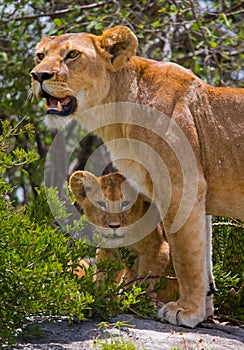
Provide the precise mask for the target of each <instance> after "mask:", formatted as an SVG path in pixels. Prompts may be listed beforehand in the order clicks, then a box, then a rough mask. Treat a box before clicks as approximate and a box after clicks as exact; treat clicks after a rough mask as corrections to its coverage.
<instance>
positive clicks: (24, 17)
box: [2, 1, 111, 22]
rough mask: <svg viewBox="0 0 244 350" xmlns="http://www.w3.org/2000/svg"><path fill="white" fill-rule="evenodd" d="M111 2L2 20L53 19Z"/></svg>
mask: <svg viewBox="0 0 244 350" xmlns="http://www.w3.org/2000/svg"><path fill="white" fill-rule="evenodd" d="M109 2H111V1H101V2H98V3H96V4H90V5H82V6H77V7H73V8H69V9H64V10H58V11H53V12H46V13H39V14H36V15H29V16H19V17H13V18H11V17H10V18H8V19H4V20H2V22H10V21H23V20H27V19H36V18H40V17H52V16H60V15H66V14H67V13H71V12H74V11H76V10H77V8H78V9H79V10H80V11H81V10H87V9H93V8H96V7H100V6H103V5H106V4H107V3H109Z"/></svg>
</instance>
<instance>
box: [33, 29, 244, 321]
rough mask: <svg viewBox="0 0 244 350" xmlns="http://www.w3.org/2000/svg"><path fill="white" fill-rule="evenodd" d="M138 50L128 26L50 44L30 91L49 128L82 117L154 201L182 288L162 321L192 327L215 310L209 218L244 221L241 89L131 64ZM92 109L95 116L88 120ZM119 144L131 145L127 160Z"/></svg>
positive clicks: (176, 70) (44, 46)
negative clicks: (43, 107) (106, 119)
mask: <svg viewBox="0 0 244 350" xmlns="http://www.w3.org/2000/svg"><path fill="white" fill-rule="evenodd" d="M136 48H137V38H136V36H135V35H134V34H133V32H132V31H131V30H130V29H129V28H127V27H123V26H118V27H115V28H111V29H108V30H106V31H104V33H103V34H102V35H101V36H95V35H91V34H87V33H82V34H64V35H60V36H56V37H44V38H43V39H42V40H41V42H40V43H39V44H38V45H37V47H36V58H35V60H36V66H35V68H34V69H33V70H32V72H31V75H32V89H33V92H34V94H35V95H36V96H37V97H38V98H45V99H46V101H47V118H46V122H47V124H48V125H49V126H51V127H52V126H54V127H56V126H57V125H58V124H64V123H65V122H67V121H68V120H70V119H72V118H76V119H77V120H79V121H80V123H81V124H82V126H83V127H85V128H87V129H88V130H92V129H96V128H97V129H96V133H97V134H99V135H100V136H101V137H102V138H103V140H104V142H106V143H107V144H108V148H109V149H110V152H111V154H112V158H113V159H117V161H116V167H117V168H118V169H119V170H120V171H121V172H122V173H123V174H124V175H125V176H126V177H128V178H131V179H134V180H135V181H136V183H137V184H138V186H139V190H140V192H141V193H143V194H144V195H145V196H147V197H149V199H151V198H152V199H153V201H154V202H155V204H156V205H157V208H158V210H159V212H160V215H161V218H162V221H163V226H164V231H165V234H166V236H167V240H168V242H169V245H170V249H171V254H172V259H173V264H174V268H175V271H176V276H177V279H178V282H179V290H180V298H179V300H178V301H177V302H170V303H167V304H165V305H164V306H163V307H162V309H161V310H160V311H159V317H160V318H161V319H162V320H166V321H168V322H170V323H172V324H179V325H186V326H189V327H194V326H196V325H197V324H198V323H199V322H202V321H203V320H204V319H205V318H206V316H208V311H206V310H207V309H209V304H208V302H206V295H207V292H208V283H209V280H208V277H207V271H206V269H207V267H206V265H207V264H206V259H207V258H208V256H209V250H208V249H207V248H206V247H208V246H209V244H208V243H207V244H206V242H208V241H209V237H208V235H207V234H206V214H209V215H222V216H233V217H236V218H239V219H244V176H243V174H244V165H243V159H244V142H243V131H244V124H243V122H244V118H243V114H244V90H243V89H241V88H239V89H238V88H222V87H219V88H218V87H212V86H210V85H208V84H206V83H204V82H203V81H202V80H200V79H199V78H198V77H196V76H195V75H194V74H193V73H192V72H191V71H189V70H187V69H185V68H183V67H180V66H179V65H177V64H173V63H168V62H156V61H153V60H147V59H144V58H140V57H137V56H134V55H135V52H136ZM125 102H126V103H127V105H126V106H127V107H128V104H129V103H130V104H131V106H130V108H129V109H128V108H127V109H126V108H125V107H124V105H125ZM108 104H109V105H108ZM98 106H102V107H103V108H100V109H99V108H98ZM110 106H112V107H111V108H112V113H111V109H110V112H108V113H107V112H106V108H107V107H110ZM133 106H134V109H133ZM92 107H94V108H93V110H94V109H95V110H96V111H97V113H95V117H89V113H88V112H86V111H87V110H88V109H89V108H92ZM149 107H151V108H149ZM123 108H124V110H123V111H122V113H121V109H123ZM103 110H104V112H103ZM135 110H136V111H135ZM103 113H104V114H106V115H109V116H110V117H111V118H112V117H113V116H114V115H115V116H116V114H118V115H117V116H116V118H117V119H116V118H115V120H117V121H118V122H117V123H116V122H114V123H113V125H112V124H109V123H107V125H106V127H103V125H104V124H105V123H103V125H101V123H100V120H101V118H102V117H103V115H102V114H103ZM118 116H119V117H118ZM114 139H115V140H116V139H120V140H121V139H123V140H124V143H123V151H124V154H128V157H127V159H126V157H125V156H124V157H121V147H120V146H118V144H117V143H116V142H110V141H112V140H114ZM131 140H134V141H137V142H132V141H131ZM186 140H187V142H186ZM108 142H109V143H108ZM142 144H143V145H146V146H148V147H144V150H145V152H142V151H141V149H142V148H141V147H138V145H142ZM152 150H153V151H154V156H153V157H152V156H151V155H150V151H152ZM175 150H176V151H175ZM142 153H143V154H142ZM133 158H136V159H138V161H137V162H134V161H133ZM189 159H190V161H189ZM144 161H147V162H148V163H147V165H148V167H147V169H149V170H146V168H145V167H144V166H143V162H144ZM160 161H161V163H160ZM149 172H150V174H149ZM149 175H151V177H150V176H149ZM153 177H154V178H153ZM152 178H153V180H152Z"/></svg>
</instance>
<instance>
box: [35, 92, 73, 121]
mask: <svg viewBox="0 0 244 350" xmlns="http://www.w3.org/2000/svg"><path fill="white" fill-rule="evenodd" d="M42 97H44V98H45V99H46V101H47V104H46V109H47V114H55V115H59V116H60V117H67V116H68V115H70V114H72V113H74V111H75V109H76V99H75V97H72V96H65V97H63V98H57V97H54V96H51V95H49V94H48V93H46V92H45V91H42Z"/></svg>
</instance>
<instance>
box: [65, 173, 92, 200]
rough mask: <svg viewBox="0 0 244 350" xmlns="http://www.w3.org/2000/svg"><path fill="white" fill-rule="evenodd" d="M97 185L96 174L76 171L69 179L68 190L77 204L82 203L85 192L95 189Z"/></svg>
mask: <svg viewBox="0 0 244 350" xmlns="http://www.w3.org/2000/svg"><path fill="white" fill-rule="evenodd" d="M98 186H99V182H98V180H97V178H96V176H95V175H93V174H92V173H89V172H88V171H76V172H74V173H73V174H72V175H71V177H70V179H69V187H70V190H71V192H72V193H73V195H74V198H75V200H76V201H77V202H78V203H79V204H82V202H83V200H84V199H85V198H86V196H87V195H86V193H87V192H89V191H93V190H95V189H96V188H97V187H98Z"/></svg>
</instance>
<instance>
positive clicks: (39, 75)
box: [31, 72, 54, 83]
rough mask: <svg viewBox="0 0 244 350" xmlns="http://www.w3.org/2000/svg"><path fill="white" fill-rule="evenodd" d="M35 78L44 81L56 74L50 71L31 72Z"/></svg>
mask: <svg viewBox="0 0 244 350" xmlns="http://www.w3.org/2000/svg"><path fill="white" fill-rule="evenodd" d="M31 75H32V77H33V79H35V80H37V81H39V83H42V82H43V81H44V80H48V79H51V78H52V77H53V76H54V73H49V72H31Z"/></svg>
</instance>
